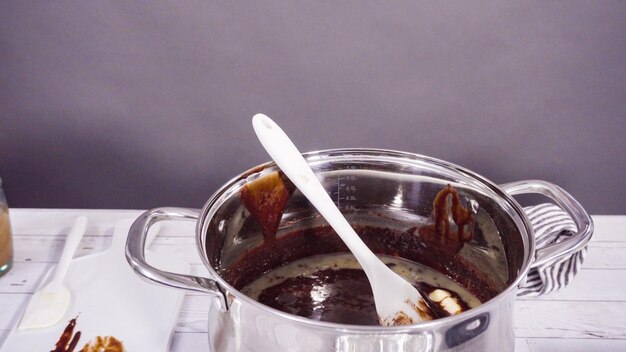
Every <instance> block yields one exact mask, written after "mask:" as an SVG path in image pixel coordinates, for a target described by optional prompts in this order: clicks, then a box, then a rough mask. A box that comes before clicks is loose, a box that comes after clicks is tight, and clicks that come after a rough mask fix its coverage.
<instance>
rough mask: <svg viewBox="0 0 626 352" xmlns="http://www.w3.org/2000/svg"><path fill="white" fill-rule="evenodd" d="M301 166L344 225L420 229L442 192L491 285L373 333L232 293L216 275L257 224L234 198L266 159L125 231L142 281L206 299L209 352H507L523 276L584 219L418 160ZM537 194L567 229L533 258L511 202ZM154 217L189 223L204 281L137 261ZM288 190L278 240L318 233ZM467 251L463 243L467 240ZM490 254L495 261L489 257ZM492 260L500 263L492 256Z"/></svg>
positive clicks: (528, 232)
mask: <svg viewBox="0 0 626 352" xmlns="http://www.w3.org/2000/svg"><path fill="white" fill-rule="evenodd" d="M305 158H306V159H307V161H308V163H309V164H310V166H311V168H312V169H313V170H314V171H315V172H316V174H317V175H318V177H319V178H320V179H321V181H322V184H323V185H324V187H325V188H326V189H327V191H328V192H329V193H330V194H331V196H332V197H334V199H335V200H336V201H337V203H338V206H339V207H340V208H341V210H342V212H343V213H344V214H345V215H346V217H347V218H348V220H349V221H350V222H351V223H354V224H357V223H358V224H373V225H382V226H394V225H391V224H398V225H401V224H410V223H414V224H418V223H424V222H427V221H430V220H429V219H430V216H431V212H432V201H433V199H434V197H435V194H436V193H437V192H438V191H439V190H441V189H442V187H443V186H445V185H447V184H451V185H452V186H453V187H455V188H456V189H457V190H458V191H459V194H460V195H461V197H462V198H463V199H464V200H465V201H466V202H468V203H469V204H471V205H472V207H473V208H474V211H476V214H475V216H476V219H477V223H476V225H475V226H476V234H477V236H479V237H480V240H481V241H479V242H481V243H483V245H482V246H481V245H480V244H476V245H469V246H468V245H466V246H465V247H467V248H468V249H465V247H464V249H463V250H462V251H461V252H460V253H459V255H462V256H465V257H466V258H468V259H470V260H472V262H473V263H475V264H476V267H477V268H478V271H479V272H480V273H481V275H486V276H487V277H490V278H491V279H492V281H493V282H495V285H496V286H498V287H499V289H498V292H499V293H498V294H497V295H495V296H494V297H493V298H491V299H489V300H488V301H487V302H484V303H483V304H482V305H481V306H479V307H477V308H474V309H470V310H469V311H466V312H463V313H461V314H459V315H455V316H451V317H448V318H443V319H438V320H434V321H429V322H426V323H421V324H417V325H411V326H397V327H373V326H356V325H344V324H333V323H327V322H320V321H314V320H310V319H306V318H302V317H299V316H295V315H291V314H287V313H284V312H281V311H278V310H275V309H272V308H269V307H267V306H265V305H262V304H260V303H258V302H256V301H254V300H252V299H250V298H249V297H247V296H246V295H244V294H243V293H241V292H240V291H239V290H237V289H236V288H235V287H233V285H232V284H231V283H229V282H227V281H226V280H225V279H224V277H223V275H224V273H225V272H227V271H228V269H229V266H231V265H233V263H235V262H236V260H237V259H238V258H240V257H241V256H242V255H244V254H245V253H246V252H247V251H249V250H250V249H253V248H255V247H257V246H260V245H262V243H263V237H262V234H261V231H260V229H259V227H258V226H257V225H256V224H255V222H254V221H253V220H252V219H250V217H249V213H248V212H247V210H245V208H244V207H243V206H242V204H241V201H240V198H239V191H240V189H241V187H242V186H243V185H245V184H246V183H248V182H251V181H254V180H255V179H257V178H259V177H262V176H263V175H266V174H267V173H268V172H272V171H276V170H277V168H276V166H275V165H274V164H273V163H267V164H264V165H260V166H258V167H255V168H253V169H250V170H249V171H246V172H244V173H242V174H241V175H239V176H237V177H236V178H234V179H233V180H231V181H230V182H228V183H227V184H226V185H224V186H223V187H222V188H221V189H220V190H218V191H217V192H216V193H215V194H214V195H213V196H212V197H211V198H210V199H209V200H208V202H207V203H206V204H205V205H204V207H203V208H202V210H201V211H197V210H193V209H183V208H157V209H152V210H149V211H147V212H145V213H144V214H142V215H141V216H140V217H139V218H138V219H137V220H136V221H135V223H134V224H133V225H132V227H131V229H130V233H129V237H128V242H127V247H126V257H127V259H128V261H129V263H130V265H131V266H132V268H133V269H134V270H135V271H136V272H137V273H138V274H139V275H141V276H142V277H144V278H145V279H148V280H150V281H154V282H157V283H159V284H163V285H167V286H172V287H177V288H182V289H187V290H194V291H200V292H206V293H208V294H210V295H211V296H212V297H213V299H212V306H211V309H210V312H209V319H208V320H209V327H208V331H209V333H208V338H209V344H210V347H211V351H213V352H222V351H268V352H269V351H346V352H347V351H487V350H489V351H512V350H513V348H514V342H515V339H514V334H513V305H514V302H515V298H516V291H517V287H518V285H519V284H520V283H521V282H523V280H524V278H525V276H526V274H527V272H528V270H529V269H530V268H531V267H533V266H539V265H542V264H545V263H549V262H551V261H556V260H558V259H560V258H562V257H564V256H568V255H570V254H572V253H574V252H576V251H578V250H580V249H581V248H582V247H583V246H584V245H585V244H586V243H587V242H588V240H589V239H590V237H591V234H592V226H593V224H592V222H591V218H590V217H589V215H588V214H587V213H586V212H585V211H584V209H583V208H582V207H581V206H580V205H579V204H578V202H576V200H574V199H573V198H572V197H571V196H570V195H569V194H568V193H566V192H565V191H563V190H562V189H561V188H559V187H558V186H556V185H553V184H551V183H548V182H545V181H520V182H513V183H508V184H504V185H500V186H496V185H495V184H493V183H492V182H490V181H489V180H487V179H485V178H483V177H481V176H479V175H478V174H476V173H474V172H472V171H469V170H467V169H464V168H462V167H459V166H456V165H454V164H451V163H448V162H445V161H442V160H437V159H433V158H430V157H426V156H421V155H416V154H410V153H403V152H395V151H388V150H375V149H336V150H327V151H320V152H312V153H307V154H305ZM524 193H539V194H543V195H545V196H547V197H549V198H551V199H552V200H553V201H554V202H555V203H556V204H558V205H559V206H560V207H561V208H563V209H564V210H565V211H566V212H568V213H569V214H570V215H571V217H572V218H573V219H574V221H575V222H576V225H577V226H578V233H577V234H576V235H575V236H572V237H571V238H570V239H568V240H566V241H564V242H561V243H558V244H555V245H551V246H549V247H547V248H543V249H541V250H537V251H536V250H535V243H534V237H533V234H532V229H531V227H530V223H529V221H528V219H527V218H526V216H525V214H524V212H523V210H522V208H521V207H520V205H519V204H518V203H517V202H516V201H515V200H514V199H513V198H512V196H513V195H518V194H524ZM163 220H190V221H195V222H196V242H197V247H198V252H199V254H200V257H201V258H202V260H203V261H204V264H205V265H206V267H207V269H208V271H209V273H210V277H209V278H205V277H196V276H189V275H182V274H178V273H170V272H164V271H161V270H159V269H156V268H154V267H152V266H151V265H150V264H148V263H147V262H146V260H145V256H144V246H145V239H146V234H147V232H148V229H149V228H150V226H152V225H153V224H154V223H156V222H158V221H163ZM323 224H324V220H323V219H321V218H320V217H319V215H318V214H317V212H315V211H314V210H313V209H312V207H311V206H309V204H308V202H307V201H306V200H305V199H304V198H303V196H302V195H301V194H300V193H299V192H298V191H296V192H295V193H294V194H293V195H292V197H291V198H290V201H289V203H288V204H287V207H286V209H285V212H284V215H283V218H282V221H281V226H280V229H279V232H278V236H279V237H280V236H281V235H282V234H285V233H288V232H291V231H293V230H294V229H298V228H304V227H312V226H318V225H323ZM494 241H496V242H498V244H499V245H500V246H501V248H502V249H503V250H504V252H503V253H504V257H503V258H504V260H505V261H506V266H505V267H501V266H497V265H493V261H492V259H493V258H492V257H493V253H490V255H481V253H483V254H484V253H486V250H485V248H487V247H484V244H485V243H491V245H493V242H494ZM470 243H471V242H470ZM501 255H502V254H501ZM501 259H502V258H501Z"/></svg>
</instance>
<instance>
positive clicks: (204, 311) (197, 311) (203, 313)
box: [175, 295, 212, 333]
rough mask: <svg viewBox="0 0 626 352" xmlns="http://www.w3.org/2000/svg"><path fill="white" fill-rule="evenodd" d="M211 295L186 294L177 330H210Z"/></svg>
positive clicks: (196, 331) (184, 331) (191, 331)
mask: <svg viewBox="0 0 626 352" xmlns="http://www.w3.org/2000/svg"><path fill="white" fill-rule="evenodd" d="M211 299H212V298H211V296H209V295H202V296H190V295H187V296H185V300H184V302H183V307H182V309H181V312H180V317H179V318H178V325H177V326H176V329H175V332H183V333H206V332H207V331H208V317H209V308H210V307H211Z"/></svg>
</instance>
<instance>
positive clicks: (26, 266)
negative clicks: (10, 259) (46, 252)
mask: <svg viewBox="0 0 626 352" xmlns="http://www.w3.org/2000/svg"><path fill="white" fill-rule="evenodd" d="M52 265H53V264H51V263H15V265H13V268H12V269H11V270H9V272H8V273H6V274H5V275H4V276H3V277H2V279H1V280H0V293H32V292H34V289H35V288H36V287H38V286H39V283H40V281H41V280H42V279H43V275H44V274H45V273H46V272H47V270H48V269H49V268H50V267H51V266H52Z"/></svg>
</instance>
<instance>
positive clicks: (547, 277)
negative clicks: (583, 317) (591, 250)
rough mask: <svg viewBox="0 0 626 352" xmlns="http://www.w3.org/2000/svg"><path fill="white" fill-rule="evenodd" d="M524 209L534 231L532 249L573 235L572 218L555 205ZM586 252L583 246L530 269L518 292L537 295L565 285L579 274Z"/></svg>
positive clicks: (573, 225)
mask: <svg viewBox="0 0 626 352" xmlns="http://www.w3.org/2000/svg"><path fill="white" fill-rule="evenodd" d="M524 210H525V211H526V215H527V216H528V219H529V220H530V224H531V226H532V228H533V230H534V232H535V249H539V248H542V247H545V246H548V245H550V244H552V243H558V242H561V241H564V240H566V239H568V238H570V237H571V236H573V235H574V234H576V231H577V227H576V224H575V223H574V220H572V218H571V217H570V216H569V215H568V214H567V213H566V212H564V211H563V210H561V208H559V207H557V206H556V205H554V204H540V205H536V206H532V207H526V208H524ZM586 254H587V247H586V246H585V247H584V248H583V249H581V250H580V251H578V252H576V253H574V254H573V255H571V256H568V257H564V258H561V259H558V260H556V261H553V262H548V263H546V264H543V265H541V266H539V267H537V268H532V269H530V271H529V272H528V275H527V277H526V282H525V283H523V284H521V285H520V286H519V290H518V292H517V295H518V296H539V295H543V294H546V293H549V292H552V291H556V290H558V289H560V288H562V287H565V286H567V285H568V284H569V282H570V281H571V280H572V279H573V278H574V276H575V275H576V274H577V273H578V270H579V269H580V267H581V265H582V264H583V260H585V255H586Z"/></svg>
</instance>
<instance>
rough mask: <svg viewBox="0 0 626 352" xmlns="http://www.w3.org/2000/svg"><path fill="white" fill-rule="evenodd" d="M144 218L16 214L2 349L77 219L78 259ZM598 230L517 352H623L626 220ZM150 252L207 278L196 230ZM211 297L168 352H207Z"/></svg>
mask: <svg viewBox="0 0 626 352" xmlns="http://www.w3.org/2000/svg"><path fill="white" fill-rule="evenodd" d="M139 214H141V211H139V210H74V209H72V210H69V209H11V222H12V226H13V233H14V249H15V264H14V267H13V269H12V270H11V271H10V272H9V273H7V274H6V275H5V276H3V277H0V345H2V343H3V342H4V340H5V339H6V336H7V335H8V333H9V331H10V329H11V328H12V327H13V326H14V325H15V324H16V323H17V321H18V319H19V316H18V315H19V311H20V310H21V309H23V307H24V306H25V304H26V302H27V301H28V299H29V297H30V295H31V294H32V292H33V290H34V288H35V287H37V285H38V283H39V281H40V280H41V279H42V275H43V274H44V273H45V272H46V270H47V269H48V268H49V267H50V266H52V265H53V264H54V263H56V262H57V261H58V260H59V256H60V252H61V249H62V247H63V243H64V240H65V235H66V234H67V232H68V230H69V226H70V225H71V224H72V222H73V220H74V218H75V217H76V216H78V215H86V216H87V217H88V218H89V225H88V228H87V233H86V234H85V237H84V238H83V241H82V242H81V245H80V247H79V250H78V254H77V256H82V255H86V254H91V253H95V252H99V251H101V250H104V249H105V248H107V247H108V246H109V245H110V243H111V235H112V233H113V227H114V225H115V223H116V222H117V221H118V220H121V219H125V218H130V217H137V216H138V215H139ZM593 219H594V222H595V225H596V230H595V234H594V236H593V238H592V240H591V242H590V245H589V254H588V256H587V260H586V261H585V263H584V266H583V269H582V270H581V272H580V273H579V274H578V276H577V277H576V278H575V280H574V282H573V283H572V284H571V285H570V286H569V287H567V288H565V289H564V290H562V291H560V292H556V293H553V294H550V295H547V296H543V297H538V298H525V299H519V300H518V302H517V303H516V309H515V334H516V336H517V339H516V351H520V352H525V351H533V352H543V351H546V352H548V351H550V352H552V351H568V352H575V351H626V216H593ZM151 248H152V249H153V250H156V251H158V252H163V253H169V254H171V255H173V256H180V257H181V258H184V259H185V260H187V261H189V262H190V263H191V264H192V273H194V274H197V275H206V269H205V268H204V267H203V265H202V264H201V261H200V258H199V256H198V254H197V253H196V248H195V238H194V224H193V223H183V222H177V223H164V226H163V227H162V228H161V232H160V234H159V236H158V237H157V239H156V240H155V242H154V243H153V245H152V247H151ZM208 308H209V298H208V296H205V295H202V294H197V293H187V295H186V297H185V303H184V305H183V308H182V311H181V314H180V318H179V320H178V325H177V327H176V331H175V335H174V339H173V342H172V346H171V351H181V352H182V351H184V352H188V351H208V343H207V335H206V331H207V324H208V322H207V310H208Z"/></svg>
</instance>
